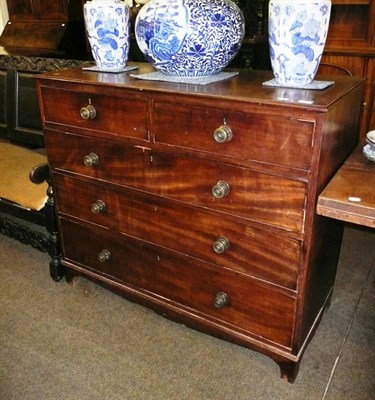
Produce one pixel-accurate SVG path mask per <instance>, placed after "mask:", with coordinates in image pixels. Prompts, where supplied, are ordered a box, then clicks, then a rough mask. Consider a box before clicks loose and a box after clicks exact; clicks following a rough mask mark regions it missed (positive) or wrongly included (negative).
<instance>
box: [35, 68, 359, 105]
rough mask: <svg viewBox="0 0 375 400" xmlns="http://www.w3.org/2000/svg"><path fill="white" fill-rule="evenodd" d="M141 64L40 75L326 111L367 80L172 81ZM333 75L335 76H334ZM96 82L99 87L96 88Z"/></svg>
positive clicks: (256, 75)
mask: <svg viewBox="0 0 375 400" xmlns="http://www.w3.org/2000/svg"><path fill="white" fill-rule="evenodd" d="M137 65H139V68H138V70H136V71H131V72H128V73H121V74H109V73H96V72H89V71H82V70H80V69H74V70H69V69H67V70H61V71H58V72H51V73H47V74H43V75H41V76H39V77H38V79H41V80H42V81H43V80H53V81H54V82H55V83H54V84H55V85H57V86H60V85H61V83H64V84H65V85H66V87H67V88H68V87H69V84H75V85H77V84H78V85H79V84H83V85H92V89H91V90H92V91H95V90H99V91H101V92H102V91H103V90H105V88H106V87H108V88H109V87H110V88H112V89H116V88H117V89H128V90H131V91H135V92H140V93H141V92H145V91H146V92H148V93H152V94H157V93H162V94H164V95H169V94H171V95H176V94H180V95H188V96H196V97H202V96H203V97H205V98H211V99H212V100H216V101H218V100H227V101H231V102H233V101H240V102H242V103H248V104H253V105H254V104H259V105H261V104H272V105H280V106H282V107H283V109H285V108H288V107H293V108H294V107H297V108H300V109H301V108H303V109H310V110H311V109H313V110H319V109H320V110H321V111H324V110H325V109H326V108H328V107H329V106H331V105H332V104H333V103H334V102H335V101H337V100H338V99H340V98H341V97H342V96H343V95H345V94H346V93H347V92H348V91H350V90H352V89H353V87H355V86H357V85H360V84H361V82H363V78H360V77H353V78H351V79H349V78H348V77H341V76H337V77H334V82H335V83H334V85H332V86H331V87H329V88H327V89H324V90H307V89H306V90H301V89H292V88H281V87H280V88H274V87H265V86H263V85H262V83H263V82H265V81H268V80H270V79H272V78H273V75H272V73H271V72H269V71H250V70H240V71H239V73H238V75H237V76H235V77H233V78H230V79H226V80H223V81H219V82H215V83H211V84H206V85H200V84H194V79H193V78H192V80H191V82H189V83H172V82H162V81H147V80H142V79H135V78H133V77H132V76H131V75H142V74H144V73H149V72H152V71H154V70H153V68H152V67H151V66H150V65H148V64H142V63H141V64H137ZM326 78H327V77H326ZM330 78H331V79H332V77H330ZM328 79H329V77H328ZM328 79H327V80H328ZM59 82H60V83H59ZM95 86H97V87H98V88H97V89H95ZM86 87H87V86H86ZM177 105H178V104H176V106H177Z"/></svg>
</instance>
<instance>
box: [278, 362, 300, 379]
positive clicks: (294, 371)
mask: <svg viewBox="0 0 375 400" xmlns="http://www.w3.org/2000/svg"><path fill="white" fill-rule="evenodd" d="M278 364H279V367H280V372H281V378H282V379H287V380H288V382H290V383H294V381H295V380H296V378H297V375H298V371H299V365H300V361H298V362H293V361H285V362H278Z"/></svg>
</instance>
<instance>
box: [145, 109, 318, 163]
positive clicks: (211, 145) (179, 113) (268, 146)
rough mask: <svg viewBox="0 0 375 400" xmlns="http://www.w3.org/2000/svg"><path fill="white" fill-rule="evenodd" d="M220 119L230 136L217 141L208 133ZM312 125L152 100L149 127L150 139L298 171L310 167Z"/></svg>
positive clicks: (295, 120) (304, 122)
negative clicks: (152, 137)
mask: <svg viewBox="0 0 375 400" xmlns="http://www.w3.org/2000/svg"><path fill="white" fill-rule="evenodd" d="M224 121H225V122H226V123H227V126H229V127H230V128H231V130H232V134H233V138H232V140H230V141H228V142H225V143H218V142H216V141H215V139H214V135H213V134H214V132H215V130H216V129H217V128H218V127H220V126H221V125H223V124H224ZM314 129H315V123H314V121H302V120H298V119H294V118H291V117H283V116H276V115H264V114H260V113H256V112H246V113H245V112H239V111H231V107H228V108H226V109H217V108H210V107H207V103H204V104H197V105H189V106H186V104H183V103H181V104H180V103H178V102H176V103H173V104H172V103H167V102H158V101H156V102H155V105H154V116H153V125H152V131H153V134H154V135H155V141H156V142H160V143H166V144H172V145H175V146H179V147H184V148H189V149H194V150H200V151H203V152H205V153H207V152H210V153H216V154H218V155H220V156H223V155H224V156H228V157H230V158H232V159H236V161H238V160H243V161H250V160H255V161H261V162H267V163H271V164H276V165H283V166H287V167H294V168H299V169H302V170H308V169H309V167H310V163H311V154H312V145H313V139H312V138H313V134H314Z"/></svg>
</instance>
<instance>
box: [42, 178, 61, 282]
mask: <svg viewBox="0 0 375 400" xmlns="http://www.w3.org/2000/svg"><path fill="white" fill-rule="evenodd" d="M47 182H48V190H47V195H48V200H47V202H46V205H45V215H46V229H47V231H48V233H49V248H48V254H49V255H50V257H51V261H50V263H49V270H50V275H51V278H52V279H53V280H54V281H56V282H58V281H60V280H61V279H62V278H63V277H64V268H63V266H62V265H61V246H60V238H59V233H58V230H57V221H56V213H55V206H54V198H53V189H52V185H51V183H50V180H49V179H47Z"/></svg>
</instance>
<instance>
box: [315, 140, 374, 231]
mask: <svg viewBox="0 0 375 400" xmlns="http://www.w3.org/2000/svg"><path fill="white" fill-rule="evenodd" d="M363 146H364V144H361V145H359V146H358V147H357V148H356V149H355V151H354V152H353V153H352V154H351V156H350V157H349V158H348V159H347V160H346V161H345V163H344V165H343V166H342V167H341V168H340V169H339V171H338V172H337V174H336V175H335V176H334V177H333V179H332V180H331V181H330V183H329V184H328V185H327V187H326V188H325V189H324V190H323V192H322V193H321V195H320V196H319V198H318V205H317V213H318V214H319V215H323V216H325V217H330V218H334V219H338V220H342V221H345V222H351V223H354V224H359V225H363V226H368V227H371V228H375V163H373V162H371V161H369V160H367V159H366V158H365V156H364V155H363V153H362V150H363Z"/></svg>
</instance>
